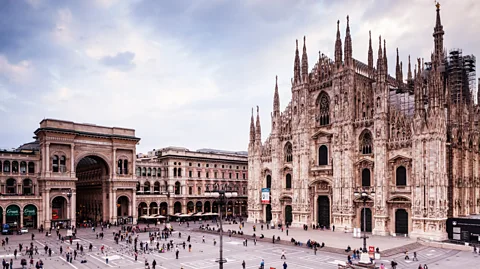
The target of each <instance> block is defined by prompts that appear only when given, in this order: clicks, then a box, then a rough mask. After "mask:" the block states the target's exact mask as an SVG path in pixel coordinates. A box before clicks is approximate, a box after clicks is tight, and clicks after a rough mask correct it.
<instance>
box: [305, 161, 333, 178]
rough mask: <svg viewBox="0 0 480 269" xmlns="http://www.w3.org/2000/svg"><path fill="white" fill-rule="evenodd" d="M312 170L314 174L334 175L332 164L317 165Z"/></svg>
mask: <svg viewBox="0 0 480 269" xmlns="http://www.w3.org/2000/svg"><path fill="white" fill-rule="evenodd" d="M310 172H311V173H312V174H313V175H314V176H320V175H333V166H332V165H331V164H327V165H315V166H313V167H312V168H311V169H310Z"/></svg>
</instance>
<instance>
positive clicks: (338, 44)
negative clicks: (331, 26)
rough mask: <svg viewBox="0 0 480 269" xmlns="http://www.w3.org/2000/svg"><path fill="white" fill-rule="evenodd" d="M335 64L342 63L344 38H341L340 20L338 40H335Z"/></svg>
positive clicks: (338, 23)
mask: <svg viewBox="0 0 480 269" xmlns="http://www.w3.org/2000/svg"><path fill="white" fill-rule="evenodd" d="M335 64H336V65H337V68H339V67H340V66H341V65H342V39H341V38H340V20H338V21H337V40H336V41H335Z"/></svg>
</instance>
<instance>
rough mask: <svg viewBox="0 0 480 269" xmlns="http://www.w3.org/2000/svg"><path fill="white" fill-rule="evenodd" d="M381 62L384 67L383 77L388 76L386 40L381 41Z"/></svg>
mask: <svg viewBox="0 0 480 269" xmlns="http://www.w3.org/2000/svg"><path fill="white" fill-rule="evenodd" d="M383 61H384V65H385V76H388V62H387V40H385V39H384V40H383Z"/></svg>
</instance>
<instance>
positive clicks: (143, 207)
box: [137, 202, 148, 218]
mask: <svg viewBox="0 0 480 269" xmlns="http://www.w3.org/2000/svg"><path fill="white" fill-rule="evenodd" d="M145 215H148V206H147V203H145V202H141V203H140V204H139V205H138V215H137V216H138V217H139V218H140V217H141V216H145Z"/></svg>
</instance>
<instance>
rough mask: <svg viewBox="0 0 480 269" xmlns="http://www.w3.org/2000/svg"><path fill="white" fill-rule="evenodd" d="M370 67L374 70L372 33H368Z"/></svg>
mask: <svg viewBox="0 0 480 269" xmlns="http://www.w3.org/2000/svg"><path fill="white" fill-rule="evenodd" d="M368 36H369V38H368V67H370V69H373V49H372V32H371V31H368Z"/></svg>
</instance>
